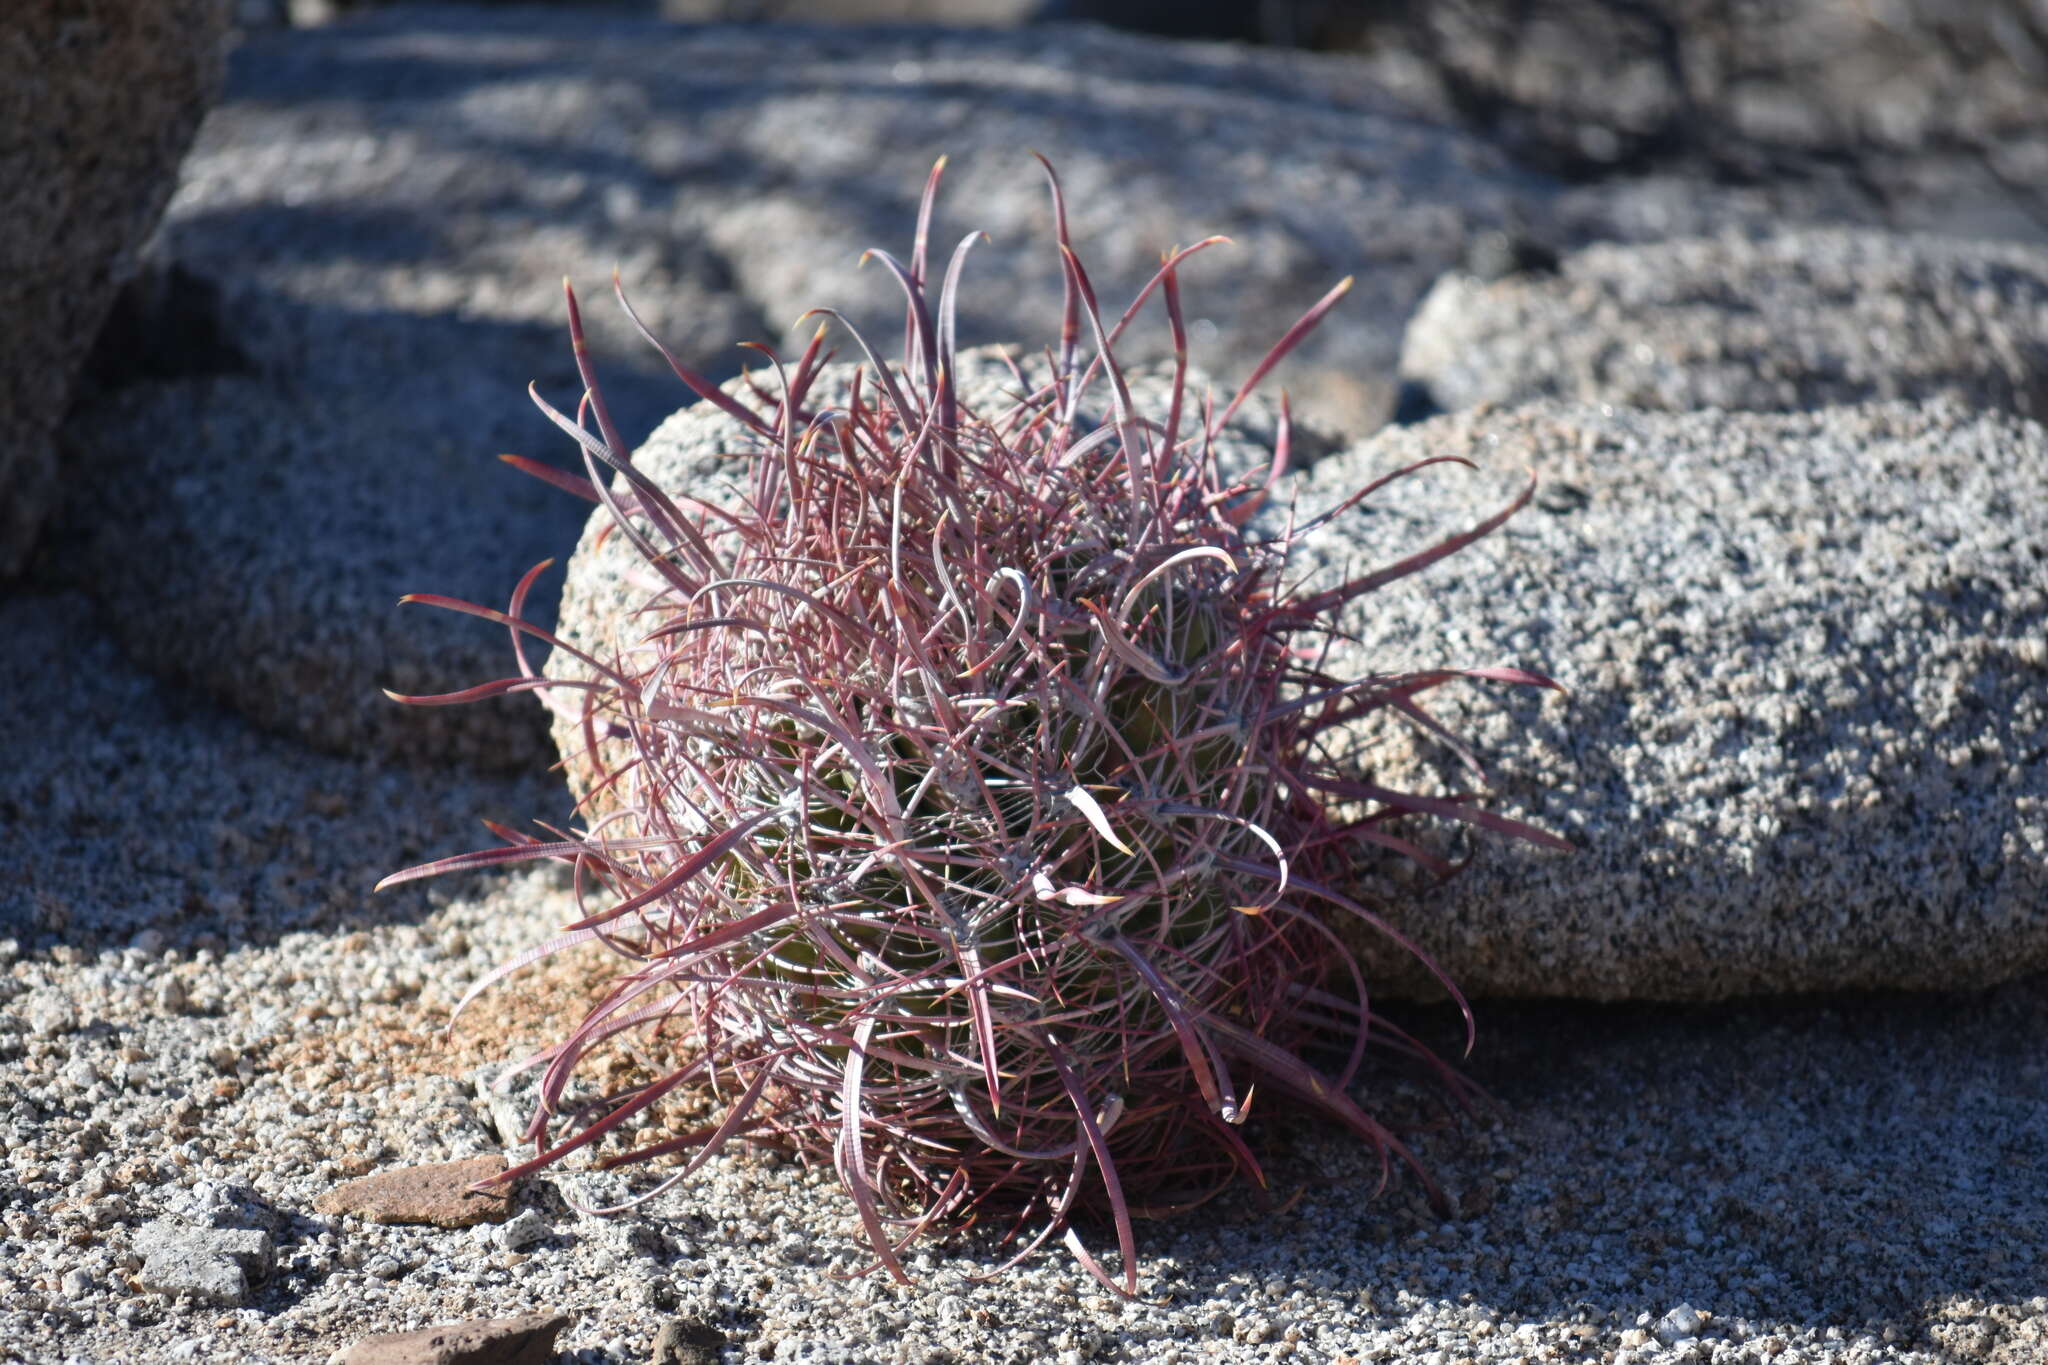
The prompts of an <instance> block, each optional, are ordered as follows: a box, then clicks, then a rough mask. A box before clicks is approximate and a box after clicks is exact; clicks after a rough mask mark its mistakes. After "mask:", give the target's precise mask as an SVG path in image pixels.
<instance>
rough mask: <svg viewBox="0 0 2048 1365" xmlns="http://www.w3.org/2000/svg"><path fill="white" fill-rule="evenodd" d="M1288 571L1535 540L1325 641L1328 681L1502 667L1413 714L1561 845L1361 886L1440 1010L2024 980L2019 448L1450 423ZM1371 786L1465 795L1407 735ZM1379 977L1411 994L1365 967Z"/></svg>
mask: <svg viewBox="0 0 2048 1365" xmlns="http://www.w3.org/2000/svg"><path fill="white" fill-rule="evenodd" d="M1436 455H1455V456H1460V457H1463V458H1466V459H1469V460H1472V461H1474V462H1475V463H1477V464H1478V465H1479V466H1480V467H1481V469H1480V472H1478V473H1470V472H1467V471H1464V470H1460V469H1457V468H1456V467H1445V466H1439V467H1436V468H1432V469H1430V470H1427V471H1424V472H1423V473H1421V474H1419V475H1417V476H1415V477H1413V478H1410V479H1407V480H1404V481H1400V482H1397V483H1396V484H1394V485H1393V486H1391V487H1389V488H1388V489H1386V490H1384V491H1383V492H1382V493H1380V494H1377V495H1375V496H1374V497H1373V498H1372V499H1371V500H1370V501H1369V502H1368V503H1367V504H1366V505H1365V509H1364V510H1361V511H1354V512H1352V513H1350V514H1347V516H1346V517H1345V518H1343V519H1342V520H1340V521H1338V522H1336V523H1335V524H1333V526H1332V527H1331V528H1330V529H1329V531H1328V532H1327V533H1326V534H1325V535H1324V536H1322V537H1321V538H1320V539H1319V540H1318V541H1317V542H1316V543H1315V548H1314V557H1315V558H1317V559H1320V560H1321V561H1322V563H1323V566H1324V570H1325V571H1328V570H1330V569H1331V568H1332V567H1333V566H1334V565H1335V564H1336V563H1337V562H1338V561H1348V562H1351V563H1353V564H1356V565H1360V566H1370V565H1372V564H1375V563H1379V562H1386V561H1391V560H1393V559H1395V558H1398V557H1399V556H1401V555H1402V554H1405V553H1407V552H1408V551H1410V550H1413V549H1416V548H1420V547H1422V546H1424V545H1426V544H1428V543H1431V542H1432V541H1433V540H1434V539H1436V538H1440V537H1441V536H1442V535H1444V534H1448V533H1450V532H1453V531H1457V530H1462V529H1464V528H1466V527H1468V526H1470V525H1473V524H1475V523H1476V522H1478V521H1480V520H1481V519H1482V518H1483V517H1485V516H1486V515H1488V514H1490V513H1492V512H1494V511H1496V510H1497V509H1499V508H1500V507H1501V506H1503V505H1505V504H1506V503H1508V502H1509V501H1510V500H1511V499H1512V498H1513V496H1514V495H1515V493H1516V492H1517V490H1518V487H1519V485H1520V484H1521V483H1522V481H1523V478H1524V474H1523V470H1524V468H1525V467H1526V466H1530V465H1534V466H1536V467H1537V468H1538V469H1539V470H1540V471H1541V478H1542V482H1541V485H1540V490H1541V491H1539V492H1538V494H1537V496H1536V501H1535V503H1534V504H1533V505H1531V506H1530V507H1528V508H1527V509H1525V510H1524V511H1523V512H1522V513H1521V514H1520V515H1519V516H1517V517H1516V518H1515V519H1514V520H1512V521H1511V522H1509V523H1508V525H1507V527H1506V528H1505V529H1504V530H1502V531H1501V532H1499V533H1497V534H1495V535H1493V536H1491V537H1488V538H1487V539H1485V540H1483V541H1481V542H1479V543H1478V544H1477V545H1474V546H1472V547H1470V548H1468V549H1466V550H1464V551H1462V552H1460V553H1459V554H1457V555H1455V556H1453V557H1452V558H1450V559H1448V560H1446V561H1444V562H1443V563H1441V564H1439V565H1437V566H1435V567H1434V568H1432V569H1430V570H1428V571H1426V572H1425V573H1423V574H1422V575H1420V576H1418V577H1416V578H1411V579H1409V580H1406V581H1405V582H1404V583H1402V584H1400V585H1398V586H1397V587H1395V588H1391V589H1388V590H1385V591H1382V592H1380V593H1376V594H1373V595H1371V596H1369V597H1367V598H1365V599H1364V600H1363V601H1362V602H1360V603H1359V604H1358V605H1357V606H1356V608H1355V609H1354V610H1352V611H1351V612H1350V613H1349V614H1348V615H1347V616H1346V618H1345V621H1344V625H1345V626H1346V628H1347V629H1349V630H1351V631H1353V632H1355V633H1356V634H1357V635H1358V637H1359V641H1360V643H1359V644H1358V645H1357V646H1355V647H1351V646H1346V647H1343V648H1340V650H1339V651H1338V655H1337V658H1336V660H1335V662H1334V664H1333V668H1334V669H1336V670H1337V671H1340V672H1343V671H1347V670H1348V671H1349V672H1352V673H1358V672H1369V671H1394V670H1399V669H1407V668H1415V667H1423V666H1430V665H1438V664H1449V665H1462V666H1473V665H1485V664H1502V663H1512V664H1520V665H1523V666H1526V667H1530V668H1534V669H1537V670H1540V671H1544V672H1548V673H1550V674H1551V675H1553V676H1555V677H1556V678H1558V679H1559V680H1560V681H1561V682H1563V683H1564V684H1565V686H1566V687H1568V688H1570V689H1571V691H1570V695H1569V696H1567V697H1564V698H1559V697H1557V696H1556V695H1555V694H1550V693H1545V694H1542V695H1537V694H1535V693H1531V692H1525V691H1523V690H1521V689H1507V690H1504V689H1486V688H1485V687H1484V685H1480V684H1466V685H1463V686H1461V687H1451V688H1446V689H1443V690H1442V691H1440V692H1437V693H1432V694H1430V697H1431V700H1430V702H1429V705H1430V710H1431V711H1432V712H1433V713H1434V714H1436V715H1438V717H1439V718H1440V719H1442V720H1444V721H1445V722H1446V723H1447V724H1449V725H1450V726H1451V728H1452V729H1453V730H1455V731H1458V732H1460V733H1462V734H1464V735H1466V736H1468V737H1469V738H1470V739H1472V740H1473V741H1474V742H1475V743H1476V745H1477V748H1478V749H1479V751H1480V753H1481V754H1482V755H1483V756H1484V757H1485V758H1486V759H1487V760H1488V761H1489V762H1490V763H1491V765H1492V768H1493V772H1494V775H1495V782H1496V785H1495V787H1494V788H1493V790H1492V792H1491V794H1490V795H1489V796H1488V797H1487V803H1488V805H1489V806H1490V807H1491V808H1493V809H1497V810H1501V811H1503V812H1505V813H1509V814H1512V815H1515V816H1517V817H1520V818H1524V819H1527V820H1529V821H1532V822H1534V823H1535V824H1537V825H1541V826H1543V827H1545V828H1548V829H1550V830H1553V831H1555V832H1556V833H1559V834H1561V835H1564V836H1565V837H1567V838H1569V839H1570V840H1572V841H1573V842H1574V843H1576V844H1577V845H1579V847H1580V850H1581V851H1580V852H1579V853H1577V854H1576V855H1563V854H1557V853H1551V852H1547V851H1544V850H1541V849H1536V848H1533V847H1531V846H1528V845H1526V844H1517V843H1510V842H1508V841H1506V840H1503V839H1500V838H1495V837H1484V838H1480V839H1477V840H1475V841H1470V842H1468V841H1466V840H1464V839H1461V838H1453V837H1449V836H1448V834H1447V832H1446V830H1445V829H1443V828H1438V829H1436V830H1430V829H1427V828H1423V827H1420V826H1417V827H1414V829H1415V830H1416V832H1418V833H1420V834H1421V835H1423V836H1424V837H1425V838H1426V839H1428V840H1430V841H1433V842H1434V843H1435V844H1436V845H1437V846H1438V847H1440V848H1441V849H1442V850H1443V851H1445V852H1454V853H1467V852H1469V854H1470V856H1471V862H1470V864H1469V866H1467V867H1466V868H1465V869H1464V870H1463V872H1462V873H1460V874H1459V875H1458V876H1457V877H1455V878H1454V879H1453V880H1451V881H1450V882H1448V883H1446V884H1435V883H1432V882H1430V881H1428V880H1427V879H1425V878H1421V877H1410V876H1407V875H1406V874H1405V871H1404V869H1403V868H1401V867H1396V866H1393V865H1390V864H1386V863H1381V862H1377V861H1374V862H1369V863H1362V864H1361V872H1360V875H1361V879H1362V880H1363V881H1364V883H1365V884H1366V887H1367V889H1368V891H1369V892H1370V893H1371V894H1372V895H1373V897H1374V898H1375V902H1376V903H1380V904H1384V906H1385V907H1386V913H1387V915H1388V917H1389V918H1390V919H1391V920H1392V921H1393V922H1394V923H1396V924H1397V925H1398V926H1400V927H1401V928H1402V929H1403V930H1405V931H1406V932H1408V933H1409V934H1412V935H1413V936H1414V937H1415V939H1416V940H1417V941H1418V942H1419V943H1421V944H1422V945H1423V946H1424V947H1425V948H1426V949H1428V950H1429V951H1430V952H1431V953H1432V954H1434V955H1435V956H1436V957H1437V958H1438V959H1439V960H1440V961H1441V962H1442V964H1443V965H1444V967H1445V968H1446V969H1447V970H1448V971H1449V972H1450V973H1451V975H1452V976H1453V977H1454V978H1456V979H1457V980H1459V981H1460V983H1461V984H1462V985H1463V986H1464V987H1465V988H1466V989H1467V990H1469V991H1472V992H1475V993H1480V994H1506V995H1553V996H1579V997H1589V998H1601V999H1613V998H1628V997H1636V998H1659V999H1695V998H1715V997H1723V996H1730V995H1738V994H1744V993H1752V992H1776V991H1814V990H1837V989H1861V988H1936V987H1964V986H1979V985H1985V984H1989V983H1992V982H1997V981H2004V980H2007V979H2009V978H2012V977H2015V976H2018V975H2020V974H2022V973H2025V972H2029V971H2038V970H2040V969H2042V968H2043V967H2048V572H2044V567H2043V566H2044V565H2048V431H2044V430H2043V428H2042V427H2040V426H2039V425H2037V424H2035V423H2032V422H2028V421H2024V420H2021V419H2017V418H2013V417H2011V416H2008V415H2002V414H1983V413H1973V412H1971V411H1969V410H1967V409H1965V408H1962V407H1960V406H1957V405H1953V404H1935V405H1929V406H1918V405H1913V404H1881V405H1869V406H1863V407H1854V408H1836V409H1829V410H1826V411H1822V412H1818V413H1812V414H1804V415H1795V416H1767V415H1760V414H1745V413H1700V414H1692V415H1684V416H1669V415H1661V414H1650V413H1641V412H1633V411H1627V410H1611V409H1592V408H1581V407H1568V406H1561V405H1538V406H1533V407H1529V408H1523V409H1517V410H1512V411H1499V410H1486V411H1481V412H1477V413H1469V414H1460V415H1457V416H1453V417H1448V418H1442V419H1438V420H1436V421H1432V422H1429V423H1425V424H1423V425H1420V426H1416V427H1412V428H1405V429H1399V430H1389V431H1386V432H1383V433H1382V434H1381V435H1380V436H1379V437H1377V438H1375V439H1374V440H1372V441H1369V442H1366V443H1364V444H1362V445H1360V446H1358V447H1355V448H1353V449H1352V450H1349V451H1346V452H1344V453H1342V454H1340V455H1335V456H1331V457H1330V458H1329V459H1327V460H1325V461H1324V462H1322V463H1321V464H1319V465H1317V466H1316V467H1315V468H1314V469H1312V470H1311V471H1310V472H1309V473H1308V474H1307V475H1306V476H1305V478H1304V480H1303V484H1302V488H1301V499H1302V505H1303V507H1304V509H1305V510H1313V509H1316V508H1318V507H1320V506H1325V505H1329V504H1331V503H1334V502H1335V501H1337V500H1338V498H1339V497H1340V496H1342V495H1343V494H1346V493H1348V492H1349V491H1351V490H1352V489H1354V488H1355V487H1357V486H1358V485H1359V484H1360V483H1362V482H1363V481H1365V480H1366V479H1368V478H1369V477H1371V476H1374V475H1377V474H1381V473H1385V472H1389V471H1391V470H1392V469H1394V468H1396V467H1398V466H1400V465H1403V464H1407V463H1412V462H1413V461H1415V460H1418V459H1422V458H1425V457H1427V456H1436ZM1355 739H1356V742H1357V747H1356V749H1355V751H1354V754H1353V758H1354V761H1355V762H1356V763H1357V764H1358V765H1359V766H1360V767H1361V768H1363V769H1366V770H1368V771H1370V772H1371V773H1372V774H1373V775H1374V776H1375V778H1376V779H1377V780H1379V781H1381V782H1382V783H1383V784H1384V785H1389V786H1396V787H1407V786H1411V785H1412V786H1417V787H1421V788H1424V789H1434V790H1439V791H1455V790H1461V789H1468V788H1469V787H1470V786H1471V778H1470V777H1469V776H1468V775H1466V774H1464V773H1462V772H1461V771H1460V769H1459V767H1458V765H1457V764H1456V762H1455V761H1454V760H1452V759H1451V757H1450V756H1449V755H1448V754H1447V753H1446V752H1445V751H1444V749H1443V748H1442V747H1441V746H1440V745H1439V744H1437V743H1436V742H1435V741H1433V740H1430V739H1429V738H1428V737H1427V736H1423V735H1421V733H1420V732H1419V731H1417V730H1415V729H1413V728H1410V727H1408V726H1406V725H1399V726H1389V727H1387V728H1385V729H1381V730H1375V731H1372V732H1368V733H1360V734H1358V735H1357V736H1355ZM1376 956H1377V957H1378V958H1380V959H1381V960H1382V961H1383V962H1384V963H1385V964H1386V970H1387V971H1388V972H1391V973H1394V974H1395V975H1396V976H1401V975H1402V973H1404V972H1405V977H1403V978H1402V979H1405V980H1407V981H1408V982H1409V983H1411V984H1413V983H1414V982H1416V981H1418V980H1419V978H1418V977H1416V976H1415V974H1414V973H1413V972H1412V971H1407V970H1406V969H1405V968H1403V967H1402V966H1401V965H1400V964H1399V963H1397V962H1395V961H1394V959H1393V957H1392V955H1390V954H1388V953H1386V952H1384V951H1383V950H1376Z"/></svg>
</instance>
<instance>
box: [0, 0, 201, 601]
mask: <svg viewBox="0 0 2048 1365" xmlns="http://www.w3.org/2000/svg"><path fill="white" fill-rule="evenodd" d="M226 30H227V6H226V0H129V2H128V3H120V4H113V3H102V4H78V3H76V2H75V0H15V2H14V3H12V4H10V5H9V6H8V16H7V28H6V31H5V32H4V33H0V186H5V187H6V188H5V190H4V192H0V193H4V195H5V211H4V212H0V317H5V318H6V319H7V325H6V326H5V327H4V328H0V577H6V576H8V575H11V574H13V573H15V572H17V571H18V570H19V569H20V568H21V566H22V564H23V563H24V561H25V560H26V558H27V556H28V553H29V549H30V547H31V545H32V543H33V541H34V539H35V536H36V533H37V531H38V529H39V528H40V527H41V525H42V522H43V520H44V519H45V517H46V516H47V515H48V512H49V509H50V507H51V505H52V504H53V502H54V501H55V498H56V493H57V487H58V481H57V478H56V459H55V449H54V446H53V443H52V439H51V437H52V433H53V432H54V431H55V429H56V426H57V423H58V420H59V419H60V418H61V417H62V416H63V414H64V409H65V406H66V405H67V404H68V403H69V402H70V400H71V394H72V385H73V382H74V380H75V379H76V377H77V373H78V367H79V365H80V364H81V363H82V362H83V361H84V359H85V356H86V352H87V351H88V350H89V349H90V348H91V346H92V342H93V337H94V336H95V335H96V334H97V333H98V331H99V327H100V323H101V321H102V320H103V319H104V318H105V317H106V314H107V309H108V308H109V307H110V306H111V305H112V303H113V301H114V294H115V291H116V290H117V289H118V288H119V287H120V285H121V282H122V280H123V279H124V278H125V277H126V276H127V275H128V274H129V273H130V271H131V270H132V269H133V267H134V258H135V253H136V251H137V250H138V248H140V247H141V245H142V243H143V240H144V239H145V238H147V237H148V236H149V234H150V231H151V230H152V229H153V228H154V227H155V226H156V222H157V218H158V216H159V215H160V214H161V213H162V212H163V207H164V201H165V200H166V199H167V198H169V196H170V193H171V187H172V185H173V184H175V183H176V174H177V167H178V161H179V158H181V157H182V156H184V154H185V149H186V146H187V145H188V144H189V143H190V142H191V139H192V134H193V130H194V129H196V128H197V127H198V126H199V120H200V117H201V115H203V114H204V113H205V112H206V107H207V105H208V103H209V102H210V101H211V100H212V99H213V96H214V92H215V90H216V88H217V87H218V85H219V80H220V70H221V44H222V41H223V39H224V37H225V35H226Z"/></svg>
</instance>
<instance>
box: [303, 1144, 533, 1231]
mask: <svg viewBox="0 0 2048 1365" xmlns="http://www.w3.org/2000/svg"><path fill="white" fill-rule="evenodd" d="M504 1169H505V1158H504V1157H502V1156H473V1157H469V1158H467V1159H465V1160H462V1161H442V1162H437V1163H435V1164H433V1165H430V1166H403V1167H399V1168H398V1169H396V1170H390V1171H379V1172H377V1173H376V1174H375V1175H366V1176H363V1177H361V1178H359V1179H356V1180H349V1181H345V1182H343V1183H342V1184H339V1185H336V1186H335V1187H334V1188H333V1189H331V1190H329V1191H328V1192H327V1193H325V1194H323V1195H321V1196H320V1198H319V1199H317V1200H316V1201H314V1204H313V1207H314V1208H315V1209H317V1210H318V1211H319V1212H321V1213H324V1214H327V1215H329V1216H330V1217H340V1216H341V1215H343V1214H354V1215H355V1216H356V1217H358V1218H364V1219H367V1220H369V1221H370V1222H372V1223H420V1224H425V1225H427V1226H429V1227H437V1228H467V1227H474V1226H476V1225H477V1224H478V1223H502V1222H504V1221H505V1220H506V1219H507V1218H509V1217H511V1216H512V1196H511V1192H510V1191H509V1190H505V1189H503V1188H500V1189H499V1190H497V1191H496V1192H495V1193H491V1194H478V1193H476V1192H475V1191H473V1190H471V1189H470V1188H469V1187H470V1186H471V1185H474V1184H475V1183H477V1182H478V1181H479V1180H489V1179H490V1178H491V1177H492V1176H494V1175H496V1174H498V1173H499V1172H500V1171H502V1170H504Z"/></svg>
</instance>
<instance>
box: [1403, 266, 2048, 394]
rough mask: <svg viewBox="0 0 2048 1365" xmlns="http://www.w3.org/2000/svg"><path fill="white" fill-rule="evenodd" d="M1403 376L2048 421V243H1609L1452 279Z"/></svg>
mask: <svg viewBox="0 0 2048 1365" xmlns="http://www.w3.org/2000/svg"><path fill="white" fill-rule="evenodd" d="M1401 373H1402V377H1403V378H1404V379H1405V380H1407V381H1408V382H1410V383H1413V384H1419V385H1422V386H1424V387H1425V388H1426V389H1427V390H1428V393H1429V396H1430V398H1431V399H1432V400H1434V402H1435V403H1437V404H1438V405H1439V406H1441V407H1443V408H1446V409H1455V408H1463V407H1470V406H1472V405H1473V404H1475V403H1482V402H1520V401H1525V400H1529V399H1535V398H1565V399H1571V400H1575V401H1578V402H1583V403H1615V404H1624V405H1627V406H1631V407H1639V408H1661V409H1667V410H1671V411H1680V412H1682V411H1687V410H1689V409H1693V408H1707V407H1720V408H1746V409H1754V410H1761V411H1772V410H1780V411H1791V410H1796V409H1800V408H1812V407H1824V406H1826V405H1828V404H1832V403H1854V402H1861V401H1867V400H1872V399H1895V398H1924V397H1932V396H1935V395H1937V394H1943V393H1953V394H1956V395H1958V396H1960V397H1962V398H1963V399H1964V400H1965V401H1967V402H1970V403H1972V404H1975V405H1978V406H1982V407H1995V408H2006V409H2009V410H2012V411H2015V412H2019V413H2022V414H2024V415H2028V416H2032V417H2034V418H2036V419H2043V418H2048V250H2043V249H2041V248H2038V247H2031V246H2022V245H2018V244H2005V243H1989V242H1964V241H1950V240H1944V239H1940V238H1930V237H1913V236H1905V235H1895V234H1891V233H1885V232H1873V231H1854V230H1809V231H1794V232H1785V233H1778V234H1774V235H1772V236H1769V237H1766V238H1763V239H1761V240H1758V239H1754V238H1748V237H1737V236H1728V237H1719V238H1705V239H1690V240H1681V241H1671V242H1658V243H1652V244H1648V245H1611V244H1610V245H1600V246H1593V247H1588V248H1586V249H1585V250H1583V251H1580V252H1577V253H1575V254H1573V255H1571V256H1568V257H1567V258H1565V260H1564V261H1563V262H1562V263H1561V264H1560V266H1559V268H1558V270H1557V271H1556V272H1554V273H1527V274H1508V275H1506V276H1504V277H1502V278H1499V279H1493V280H1486V279H1481V278H1479V277H1478V276H1476V275H1471V274H1464V273H1452V274H1447V275H1445V276H1444V277H1443V278H1442V279H1441V280H1439V281H1437V284H1436V286H1435V288H1433V289H1432V290H1431V291H1430V293H1429V296H1428V298H1426V299H1425V300H1424V301H1423V304H1422V307H1421V308H1419V309H1418V310H1417V311H1416V314H1415V317H1414V318H1413V319H1412V320H1411V321H1410V322H1409V325H1408V335H1407V337H1406V339H1405V340H1404V341H1403V344H1402V351H1401Z"/></svg>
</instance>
